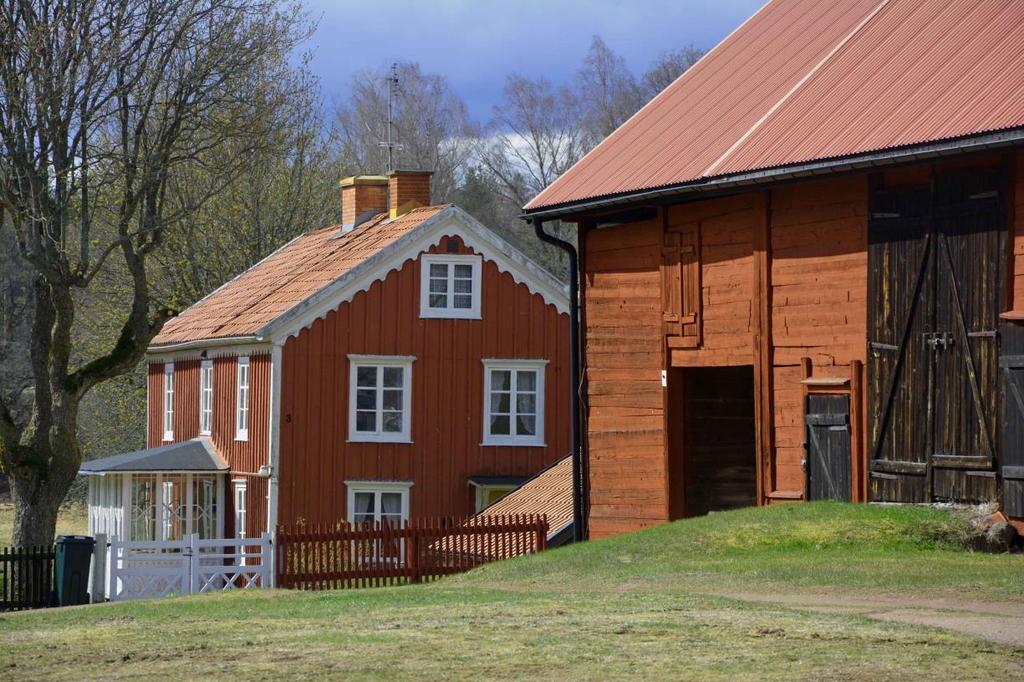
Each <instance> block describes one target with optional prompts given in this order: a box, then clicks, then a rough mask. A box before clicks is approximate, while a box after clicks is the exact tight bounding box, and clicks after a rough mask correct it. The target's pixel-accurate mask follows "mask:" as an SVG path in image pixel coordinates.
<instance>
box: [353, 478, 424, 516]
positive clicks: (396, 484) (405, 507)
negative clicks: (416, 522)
mask: <svg viewBox="0 0 1024 682" xmlns="http://www.w3.org/2000/svg"><path fill="white" fill-rule="evenodd" d="M345 488H346V490H347V494H346V496H345V518H346V520H347V521H348V522H349V523H353V521H352V518H353V516H354V514H353V512H354V511H355V500H356V493H374V494H376V495H377V499H376V500H375V502H374V517H375V520H376V519H379V518H380V497H379V496H380V494H381V493H401V495H402V520H403V521H408V520H409V489H410V488H412V483H411V482H409V481H345Z"/></svg>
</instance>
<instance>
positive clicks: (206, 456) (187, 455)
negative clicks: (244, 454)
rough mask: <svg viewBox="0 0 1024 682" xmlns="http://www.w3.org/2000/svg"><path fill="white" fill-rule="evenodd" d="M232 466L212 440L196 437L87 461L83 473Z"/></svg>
mask: <svg viewBox="0 0 1024 682" xmlns="http://www.w3.org/2000/svg"><path fill="white" fill-rule="evenodd" d="M228 468H229V467H228V465H227V463H226V462H225V461H224V459H223V458H222V457H221V456H220V455H219V454H218V453H217V450H216V448H214V446H213V443H211V442H210V439H209V438H194V439H192V440H186V441H182V442H180V443H171V444H170V445H161V446H160V447H156V448H147V449H145V450H136V451H135V452H126V453H124V454H121V455H112V456H110V457H103V458H101V459H93V460H89V461H88V462H83V463H82V467H81V469H79V473H82V474H85V475H89V476H97V475H102V474H106V473H126V472H150V471H211V472H217V471H227V470H228Z"/></svg>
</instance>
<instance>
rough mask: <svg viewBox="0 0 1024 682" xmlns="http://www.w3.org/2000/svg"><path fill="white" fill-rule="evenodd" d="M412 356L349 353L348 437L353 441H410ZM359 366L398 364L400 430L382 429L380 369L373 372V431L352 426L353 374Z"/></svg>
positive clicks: (381, 376)
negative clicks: (375, 427) (400, 397)
mask: <svg viewBox="0 0 1024 682" xmlns="http://www.w3.org/2000/svg"><path fill="white" fill-rule="evenodd" d="M415 359H416V358H414V357H412V356H408V355H349V356H348V360H349V362H348V364H349V374H348V440H349V442H353V443H411V442H412V435H411V434H412V363H413V361H414V360H415ZM360 367H377V368H384V367H401V368H402V370H403V372H402V430H401V431H395V432H390V431H383V430H381V429H382V427H383V418H382V417H383V401H384V396H383V391H382V389H383V386H382V382H383V376H384V372H383V371H378V372H377V386H376V389H375V390H376V400H377V404H376V407H375V410H376V414H377V418H376V426H377V430H376V431H372V432H371V431H357V430H356V389H357V386H356V384H357V381H356V375H357V373H358V371H359V368H360Z"/></svg>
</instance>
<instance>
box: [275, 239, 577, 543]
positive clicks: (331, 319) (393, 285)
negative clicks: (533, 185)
mask: <svg viewBox="0 0 1024 682" xmlns="http://www.w3.org/2000/svg"><path fill="white" fill-rule="evenodd" d="M448 239H457V238H451V237H449V238H445V239H444V240H442V242H443V243H447V241H448ZM437 250H438V249H437V247H435V248H434V249H432V251H437ZM457 252H458V253H472V251H470V250H469V249H467V248H466V247H465V246H464V245H463V244H462V243H461V241H458V249H457ZM419 282H420V265H419V261H418V260H416V261H407V262H406V263H405V264H404V265H403V266H402V267H401V268H400V269H398V270H394V271H392V272H390V273H389V274H388V275H387V276H386V277H385V278H384V279H383V280H381V281H377V282H374V283H373V284H372V285H371V286H370V287H369V289H368V290H367V291H365V292H361V293H358V294H356V295H355V296H354V297H353V299H352V300H351V301H350V302H347V303H343V304H341V305H340V306H339V307H338V308H337V309H335V310H333V311H332V312H330V313H328V314H327V315H326V316H325V317H324V318H321V319H319V320H317V321H316V322H314V323H313V324H312V325H311V326H310V327H309V328H306V329H304V330H302V331H301V332H300V333H299V334H298V335H297V336H295V337H292V338H289V339H288V341H287V342H286V343H285V345H284V348H283V352H282V355H283V358H282V380H281V385H282V396H281V446H280V447H281V452H280V477H281V478H280V504H279V511H278V514H279V519H280V522H281V523H283V524H295V523H302V522H306V523H334V522H337V521H342V520H345V519H346V518H347V509H346V508H345V507H346V502H347V499H346V498H347V490H346V487H345V481H352V480H381V481H411V482H412V483H413V486H412V488H411V490H410V499H409V501H410V514H411V516H413V517H418V516H449V515H467V514H470V513H472V512H473V511H474V509H473V505H474V491H473V489H472V487H471V486H470V485H469V483H468V481H467V478H468V477H469V476H472V475H514V476H529V475H532V474H534V473H536V472H538V471H540V470H541V469H543V468H544V467H545V466H547V465H548V464H551V463H553V462H555V461H557V460H558V459H560V458H561V457H563V456H565V454H566V453H568V452H569V414H568V407H569V402H568V400H569V399H568V395H567V389H568V376H569V368H568V361H569V359H568V315H566V314H559V313H558V312H557V310H556V309H555V307H554V306H553V305H549V304H547V303H546V302H545V301H544V299H543V298H542V297H541V296H540V295H538V294H532V293H530V291H529V289H528V288H527V287H526V286H525V285H523V284H517V283H516V282H515V281H514V280H513V279H512V276H511V275H509V274H507V273H502V272H501V271H499V270H498V268H497V267H496V266H495V265H494V263H492V262H490V261H484V266H483V271H482V301H481V313H482V319H481V320H452V319H421V318H420V316H419V305H420V299H419ZM350 353H354V354H370V355H411V356H415V357H416V360H415V362H413V365H412V391H413V394H412V423H411V427H412V440H413V443H412V444H394V443H346V440H347V437H348V385H349V363H348V355H349V354H350ZM485 358H520V359H545V358H546V359H548V360H549V364H548V365H547V367H546V370H545V393H546V395H545V401H544V405H545V415H544V423H545V426H544V432H545V439H546V447H483V446H481V445H480V443H481V441H482V440H483V400H484V385H483V364H482V362H481V360H482V359H485Z"/></svg>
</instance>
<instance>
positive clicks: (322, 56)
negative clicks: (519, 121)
mask: <svg viewBox="0 0 1024 682" xmlns="http://www.w3.org/2000/svg"><path fill="white" fill-rule="evenodd" d="M762 4H763V2H762V0H716V1H714V2H707V1H704V0H674V1H673V0H636V1H635V2H624V1H619V2H614V1H612V0H546V1H545V0H519V1H516V0H511V1H509V0H505V1H503V2H497V1H491V0H476V1H472V0H433V1H431V0H420V1H419V2H415V1H413V0H358V1H347V0H306V2H305V6H306V8H307V10H308V11H309V14H310V16H311V18H312V19H314V20H318V29H317V32H316V34H315V35H314V36H313V37H312V39H311V41H310V44H309V48H310V49H311V50H312V51H313V62H312V68H313V71H314V72H315V73H316V74H317V75H318V76H319V77H320V79H321V83H322V86H323V91H324V99H325V103H326V105H327V106H328V107H329V108H333V103H334V102H336V101H338V100H340V99H343V98H344V97H345V95H346V93H347V90H348V83H349V81H350V79H351V77H352V74H353V73H355V72H357V71H360V70H363V69H367V68H376V67H380V66H383V65H387V64H389V63H390V62H392V61H395V60H399V61H415V62H419V63H420V64H421V66H422V67H423V68H424V70H425V71H428V72H433V73H440V74H443V75H445V76H447V77H448V79H449V80H450V81H451V83H452V85H453V86H454V88H455V90H456V91H457V92H458V93H459V94H460V95H461V96H462V98H463V99H464V100H465V101H466V104H467V105H468V106H469V110H470V114H471V116H472V117H473V118H474V119H475V120H477V121H478V122H481V123H482V122H485V121H486V120H487V119H488V118H489V117H490V114H491V107H492V106H494V105H495V104H497V103H498V102H499V101H500V99H501V89H502V86H503V84H504V81H505V76H506V75H507V74H508V73H510V72H513V71H515V72H518V73H521V74H522V75H525V76H529V77H533V78H536V77H539V76H544V77H546V78H548V79H549V80H551V81H553V82H555V83H563V82H566V81H568V80H569V79H570V78H572V76H573V74H574V73H575V72H576V70H577V69H578V68H579V65H580V63H581V62H582V60H583V57H584V55H585V54H586V51H587V48H588V47H589V45H590V40H591V37H592V36H593V35H595V34H596V35H600V36H601V37H602V38H604V40H605V42H607V43H608V45H609V46H610V47H611V48H612V49H613V50H615V51H616V52H618V53H619V54H621V55H622V56H623V57H625V59H626V63H627V65H628V66H629V68H630V69H631V70H632V71H633V72H634V73H639V72H642V71H643V70H644V69H646V68H647V66H648V65H649V64H650V63H651V62H652V61H653V60H654V59H655V58H656V57H657V56H658V55H659V54H660V53H662V52H665V51H667V50H672V49H676V48H679V47H683V46H685V45H688V44H690V43H693V44H694V45H696V46H698V47H702V48H705V49H706V48H709V47H712V46H713V45H714V44H715V43H717V42H718V41H719V40H721V39H722V38H724V37H725V36H726V35H728V33H729V32H730V31H731V30H732V29H734V28H735V27H736V26H738V25H739V24H740V23H741V22H742V21H743V20H744V19H746V18H747V17H748V16H750V15H751V14H753V13H754V12H755V11H756V10H757V9H758V7H760V6H761V5H762Z"/></svg>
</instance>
